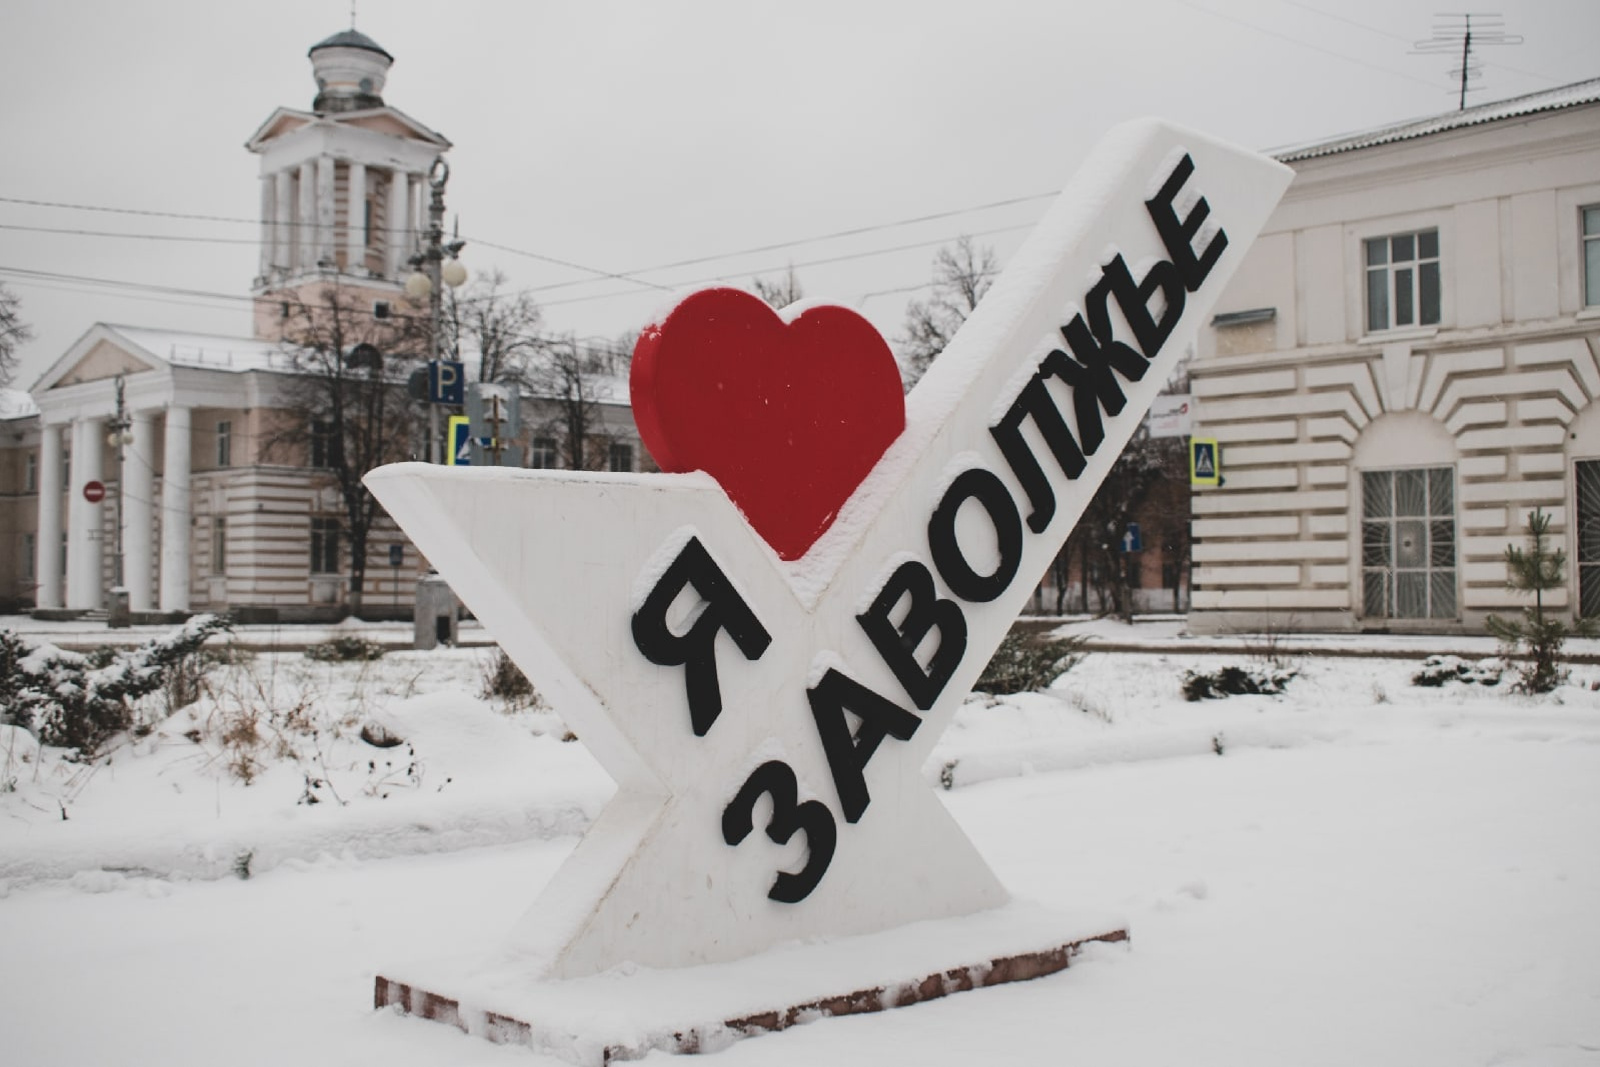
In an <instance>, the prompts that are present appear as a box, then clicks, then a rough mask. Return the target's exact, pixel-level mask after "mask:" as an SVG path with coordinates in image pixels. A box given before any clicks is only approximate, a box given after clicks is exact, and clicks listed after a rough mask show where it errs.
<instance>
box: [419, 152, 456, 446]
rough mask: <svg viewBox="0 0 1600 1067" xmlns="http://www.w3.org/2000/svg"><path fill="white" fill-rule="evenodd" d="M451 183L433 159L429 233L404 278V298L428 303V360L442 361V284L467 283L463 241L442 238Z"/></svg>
mask: <svg viewBox="0 0 1600 1067" xmlns="http://www.w3.org/2000/svg"><path fill="white" fill-rule="evenodd" d="M449 181H450V165H449V164H448V163H446V162H445V161H444V157H443V156H436V157H434V160H433V166H432V168H430V169H429V171H428V185H429V186H431V187H432V189H433V196H432V198H431V199H430V200H429V201H428V232H427V233H426V234H424V235H423V237H424V241H425V243H424V245H423V247H422V248H421V250H420V251H418V252H417V254H416V255H414V256H412V257H411V275H410V277H408V278H407V279H406V285H405V290H406V296H407V297H409V298H410V299H411V300H412V301H414V302H416V303H419V304H420V303H421V302H422V301H423V300H427V301H428V358H429V359H444V358H445V356H446V353H444V352H442V351H441V350H440V349H441V345H442V342H443V340H444V330H443V329H441V319H442V316H443V311H444V306H443V305H444V302H443V292H442V288H441V283H442V284H443V285H448V286H449V287H450V288H452V289H458V288H460V287H461V286H462V285H463V284H464V283H465V282H466V280H467V268H466V267H464V266H462V264H461V260H460V259H458V258H457V257H458V256H459V255H460V254H461V249H462V248H464V247H466V243H467V242H465V241H462V240H460V239H453V240H450V241H446V240H445V239H444V187H445V185H446V184H447V183H448V182H449ZM439 451H440V448H439V406H438V405H437V404H434V403H432V402H430V403H429V404H428V462H430V463H438V462H440V456H439Z"/></svg>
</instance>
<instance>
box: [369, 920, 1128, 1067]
mask: <svg viewBox="0 0 1600 1067" xmlns="http://www.w3.org/2000/svg"><path fill="white" fill-rule="evenodd" d="M1127 940H1128V930H1127V927H1126V925H1125V924H1124V923H1123V922H1121V921H1120V920H1117V919H1114V918H1106V917H1104V916H1086V915H1073V914H1067V913H1062V912H1058V911H1055V910H1052V909H1048V908H1044V907H1040V906H1037V905H1031V904H1026V903H1022V902H1015V901H1014V902H1012V903H1010V904H1007V905H1006V906H1004V907H1001V908H996V909H994V910H992V911H987V912H982V913H979V914H977V915H967V916H961V917H958V918H953V919H939V920H933V921H928V922H920V923H912V924H910V925H907V926H903V927H898V928H896V929H893V930H886V931H883V932H881V933H876V934H868V935H863V936H860V937H850V938H840V939H836V940H830V941H826V942H821V943H812V944H794V945H787V946H783V947H780V948H777V949H773V950H772V951H770V952H764V953H762V954H760V955H759V956H753V957H750V958H748V959H742V960H734V961H732V962H728V963H716V964H705V965H701V966H695V967H684V968H675V969H671V970H655V969H651V968H645V967H627V968H617V969H614V970H612V971H608V972H606V973H604V974H599V975H595V976H593V977H587V978H575V979H566V980H555V979H545V978H539V977H537V974H538V973H539V969H540V968H539V966H538V964H537V963H536V962H535V961H528V960H522V961H518V960H514V959H505V960H499V961H494V962H488V963H485V962H482V961H479V962H477V963H476V964H473V963H464V962H459V961H458V962H455V963H439V964H434V965H431V966H419V967H417V968H415V970H413V969H411V968H401V969H390V970H387V971H386V973H384V974H383V975H380V976H379V977H378V978H377V981H376V986H375V990H374V998H373V1003H374V1006H375V1007H378V1008H385V1007H387V1008H393V1009H396V1010H398V1011H401V1012H403V1013H406V1014H410V1015H415V1016H418V1017H420V1018H424V1019H432V1020H434V1021H436V1022H442V1023H446V1024H448V1025H451V1026H454V1027H456V1028H457V1029H459V1030H461V1031H463V1032H465V1033H469V1034H474V1035H477V1036H479V1037H483V1038H486V1039H488V1040H490V1041H494V1042H496V1043H499V1044H518V1045H526V1046H528V1047H529V1048H532V1049H534V1050H536V1051H539V1052H542V1053H545V1054H547V1055H554V1056H558V1057H560V1058H562V1059H565V1060H568V1061H570V1062H572V1063H577V1064H582V1065H586V1067H587V1065H595V1067H603V1065H605V1064H609V1063H612V1062H614V1061H618V1060H632V1059H639V1058H642V1057H643V1056H645V1055H647V1054H648V1053H649V1052H651V1051H652V1050H657V1049H659V1050H663V1051H667V1052H678V1053H694V1052H712V1051H716V1050H718V1049H721V1048H725V1047H727V1046H728V1045H730V1044H732V1043H733V1042H734V1041H737V1040H740V1039H741V1038H745V1037H752V1036H756V1035H759V1034H764V1033H770V1032H772V1031H775V1030H784V1029H787V1028H788V1027H790V1026H794V1025H797V1024H799V1023H805V1022H812V1021H814V1020H817V1019H823V1018H827V1017H828V1016H832V1015H854V1014H858V1013H861V1012H869V1011H884V1010H886V1009H889V1008H896V1007H902V1006H904V1005H907V1004H916V1003H919V1002H921V1001H925V1000H933V999H935V998H938V997H942V996H946V995H947V994H950V993H958V992H963V991H965V990H969V989H978V988H982V987H985V986H992V985H999V984H1002V983H1005V982H1019V981H1025V980H1027V979H1030V978H1038V977H1041V976H1043V975H1047V974H1053V973H1055V972H1056V971H1059V970H1062V969H1064V968H1065V967H1066V966H1067V965H1068V964H1069V963H1070V962H1071V960H1072V958H1073V957H1074V956H1076V955H1077V954H1078V953H1079V952H1081V951H1082V950H1083V947H1084V946H1085V945H1087V944H1089V943H1091V942H1111V943H1115V942H1125V941H1127Z"/></svg>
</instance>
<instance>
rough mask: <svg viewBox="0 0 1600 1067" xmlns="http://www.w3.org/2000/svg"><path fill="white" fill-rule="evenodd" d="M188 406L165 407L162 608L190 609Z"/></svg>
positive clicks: (162, 455) (162, 500) (162, 451)
mask: <svg viewBox="0 0 1600 1067" xmlns="http://www.w3.org/2000/svg"><path fill="white" fill-rule="evenodd" d="M189 449H190V441H189V409H188V408H180V407H169V408H167V433H166V440H165V441H163V442H162V449H161V610H162V611H188V610H189V552H190V547H189V542H190V536H191V535H190V530H189Z"/></svg>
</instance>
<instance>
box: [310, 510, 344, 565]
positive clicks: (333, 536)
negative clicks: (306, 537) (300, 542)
mask: <svg viewBox="0 0 1600 1067" xmlns="http://www.w3.org/2000/svg"><path fill="white" fill-rule="evenodd" d="M311 573H312V574H338V573H339V520H338V519H312V520H311Z"/></svg>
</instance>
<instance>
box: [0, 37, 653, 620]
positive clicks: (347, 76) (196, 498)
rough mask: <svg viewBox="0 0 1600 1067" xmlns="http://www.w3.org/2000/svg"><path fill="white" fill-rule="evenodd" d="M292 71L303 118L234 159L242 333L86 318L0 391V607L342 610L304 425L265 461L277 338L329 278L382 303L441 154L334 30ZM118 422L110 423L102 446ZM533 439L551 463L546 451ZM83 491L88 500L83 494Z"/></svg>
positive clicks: (405, 264) (381, 566)
mask: <svg viewBox="0 0 1600 1067" xmlns="http://www.w3.org/2000/svg"><path fill="white" fill-rule="evenodd" d="M310 59H311V66H312V71H313V73H314V75H315V77H316V83H317V93H316V97H315V99H314V100H313V101H312V106H311V108H310V110H306V111H301V110H296V109H292V108H279V109H278V110H276V111H274V112H273V113H272V114H271V115H270V116H269V117H268V118H267V120H266V121H265V122H264V123H262V124H261V126H260V127H259V128H258V129H257V130H256V132H255V133H254V135H252V136H251V138H250V140H249V141H248V142H247V145H246V147H247V148H248V149H249V150H250V151H251V152H253V153H255V154H256V155H257V156H259V157H260V159H261V178H260V182H261V258H260V268H259V275H258V276H257V277H256V278H255V280H254V285H253V287H252V292H253V295H254V310H253V333H252V335H251V336H248V337H227V336H212V335H200V334H193V333H185V332H181V331H173V330H163V329H156V328H148V327H136V326H124V325H114V324H107V323H99V324H96V325H94V326H93V327H92V328H91V329H89V331H88V332H87V333H85V334H84V335H83V337H81V338H80V339H79V340H78V341H77V342H76V343H75V344H73V345H72V346H71V348H69V349H68V350H67V351H66V352H65V353H63V354H62V356H61V357H60V358H59V359H58V360H56V361H55V363H54V364H53V365H52V366H51V367H50V368H49V369H48V370H47V371H46V372H45V373H44V375H43V376H42V377H41V378H40V379H39V381H38V382H37V383H35V385H34V386H33V387H32V389H31V390H30V393H31V398H30V396H29V395H28V394H21V393H16V392H8V393H4V394H0V543H3V550H0V610H10V611H15V610H22V609H35V610H37V611H39V612H42V613H54V612H60V613H66V614H75V613H81V612H88V611H98V610H102V609H104V608H105V607H107V606H108V592H109V590H110V589H112V588H113V587H114V586H116V585H117V584H119V583H120V585H121V586H122V587H124V588H126V590H127V596H128V602H129V608H130V609H131V611H132V612H134V613H135V614H145V613H165V614H173V615H176V614H181V613H187V612H194V611H222V610H226V611H231V612H233V613H235V614H236V615H238V616H240V617H242V618H244V619H259V620H281V621H294V620H303V619H326V618H333V617H338V616H340V615H342V614H343V613H344V612H345V611H347V610H348V605H349V589H348V585H349V581H348V579H349V573H350V570H351V566H350V562H351V561H350V559H349V542H348V538H347V536H346V535H345V532H344V529H343V517H342V505H341V501H340V497H339V494H338V493H337V492H336V491H335V489H334V488H333V486H332V485H331V484H330V483H331V479H330V478H329V476H328V475H327V474H326V473H325V472H324V471H322V470H321V469H320V462H319V448H318V440H317V438H316V435H315V427H305V428H304V429H305V434H304V438H303V441H302V443H301V444H300V445H299V446H298V447H291V448H284V447H281V438H282V437H283V434H282V433H281V425H280V423H281V420H282V419H283V418H284V416H285V413H284V408H285V391H286V388H287V385H288V382H289V380H290V377H291V375H290V368H291V361H290V359H289V356H288V351H289V348H288V345H289V342H288V341H287V340H286V339H285V337H284V334H285V331H286V330H287V329H288V318H289V314H290V308H291V307H292V306H295V305H297V304H300V303H305V304H313V303H315V299H314V297H313V292H314V291H316V290H320V289H321V288H322V287H324V286H326V285H328V284H329V283H336V284H337V285H338V286H339V287H340V289H341V291H342V293H343V294H344V296H345V297H346V298H353V302H354V306H355V307H356V309H357V311H358V313H359V314H362V315H371V316H373V317H374V318H376V319H384V318H387V317H388V316H389V315H390V314H391V312H392V311H393V310H395V309H396V306H397V305H398V303H399V302H400V301H401V300H403V299H404V283H405V280H406V278H407V276H408V275H409V274H410V273H411V272H412V270H413V267H412V264H411V257H412V255H413V254H414V253H416V252H417V251H418V247H419V242H418V235H419V234H420V233H422V232H423V231H424V229H425V227H426V222H425V220H426V217H427V199H428V196H429V194H430V192H431V189H430V186H429V176H430V171H432V170H433V169H434V168H435V166H436V162H435V161H436V160H440V159H441V157H442V154H443V153H444V152H445V151H447V150H448V149H449V147H450V142H449V141H448V140H447V139H446V138H445V137H444V136H443V135H441V134H439V133H438V132H436V131H434V130H432V129H429V128H428V127H426V126H424V125H423V124H421V123H420V122H418V121H417V120H415V119H413V118H411V117H410V116H408V115H406V114H405V113H404V112H402V111H400V110H398V109H396V108H394V107H391V106H389V105H388V104H387V103H385V102H384V99H383V89H384V82H385V78H386V75H387V73H388V70H389V67H390V65H391V64H392V63H393V61H394V60H393V57H392V56H390V55H389V53H388V52H386V51H384V49H383V48H382V47H380V46H379V45H378V44H377V43H376V42H374V41H373V40H372V39H371V38H369V37H367V36H366V35H364V34H362V33H359V32H357V31H356V30H353V29H352V30H346V31H343V32H341V33H338V34H335V35H334V36H332V37H329V38H327V39H326V40H324V41H321V42H319V43H318V44H316V45H314V46H312V48H311V50H310ZM409 313H410V314H416V311H415V309H414V308H411V309H410V310H409ZM119 393H120V394H121V407H120V408H119ZM602 407H604V408H606V409H607V410H606V411H604V412H602V414H601V419H600V422H601V424H602V425H603V426H604V427H605V428H606V429H608V430H609V431H611V432H613V433H614V434H615V435H616V436H617V438H618V440H619V441H621V442H623V444H624V447H612V448H611V449H609V452H608V453H607V454H608V456H609V458H610V460H611V462H612V463H613V464H615V463H616V462H618V459H617V457H619V456H625V457H627V461H628V463H629V464H630V466H631V465H634V464H636V463H637V460H636V459H635V458H634V457H639V456H641V455H642V450H641V449H639V448H637V434H636V431H634V429H633V426H632V421H631V419H630V418H629V417H628V413H627V409H626V405H625V397H624V398H619V401H618V402H616V403H609V404H603V405H602ZM119 411H120V412H121V414H122V415H123V418H124V421H125V422H126V426H125V427H124V428H122V429H121V431H120V432H115V433H114V432H113V431H114V430H115V429H116V423H117V416H118V414H119ZM269 442H276V443H277V445H279V446H278V447H267V446H268V444H269ZM533 444H534V447H533V448H532V449H531V452H532V454H533V455H534V457H535V458H536V460H544V461H549V462H548V465H554V464H553V460H554V455H555V453H556V451H557V450H556V449H555V447H554V446H553V445H547V442H545V441H544V440H543V439H538V440H536V441H535V442H533ZM119 456H120V462H119ZM91 483H95V485H98V486H100V487H103V492H104V494H105V495H104V497H103V498H102V499H99V500H92V499H90V497H92V496H94V495H95V494H96V490H95V489H94V487H93V486H91ZM86 487H89V488H90V489H91V491H90V492H89V494H88V495H86V494H85V488H86ZM396 545H399V546H400V559H401V564H400V566H391V565H390V560H391V558H392V557H391V550H392V547H393V546H396ZM368 555H369V561H368V566H367V570H366V582H365V592H364V597H363V608H364V612H365V613H366V614H382V613H385V612H392V613H394V614H403V615H409V613H410V610H411V608H410V605H411V597H412V591H413V587H414V583H415V578H416V576H417V574H418V573H419V571H420V570H421V568H422V567H423V566H424V561H422V560H420V559H419V558H418V555H417V553H416V551H415V550H414V549H413V548H412V547H411V546H410V545H409V544H408V543H406V542H405V538H404V537H403V535H401V534H400V533H399V532H398V531H397V530H395V528H394V526H393V524H392V523H389V522H388V521H387V519H383V520H381V522H380V525H379V528H378V530H377V531H376V532H375V533H374V535H373V536H372V537H371V538H370V539H369V542H368Z"/></svg>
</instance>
